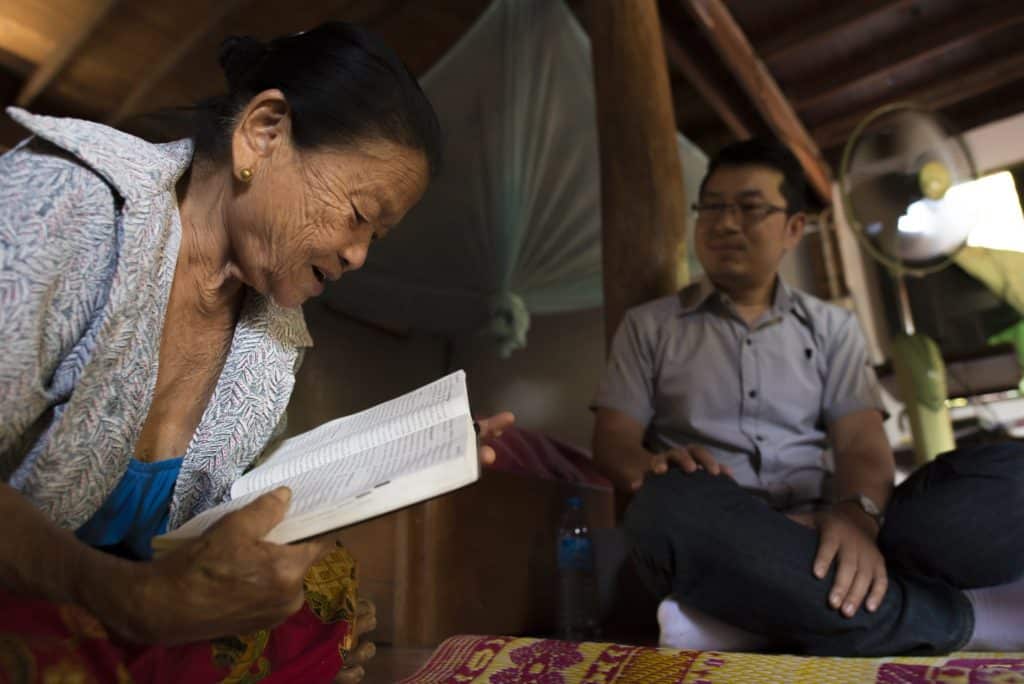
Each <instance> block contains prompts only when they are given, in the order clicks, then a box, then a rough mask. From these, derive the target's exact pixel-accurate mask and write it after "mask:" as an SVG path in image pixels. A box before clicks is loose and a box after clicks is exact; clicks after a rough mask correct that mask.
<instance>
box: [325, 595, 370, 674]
mask: <svg viewBox="0 0 1024 684" xmlns="http://www.w3.org/2000/svg"><path fill="white" fill-rule="evenodd" d="M376 628H377V608H376V607H375V606H374V605H373V604H372V603H370V601H368V600H366V599H359V602H358V603H357V604H356V624H355V629H354V632H355V637H356V638H355V646H354V647H353V648H352V652H351V653H349V654H348V658H346V659H345V666H344V667H342V668H341V670H340V671H339V672H338V675H337V676H336V677H335V678H334V682H335V684H358V682H361V681H363V677H365V676H366V669H365V665H366V663H368V662H369V661H370V658H372V657H373V656H375V655H376V654H377V647H376V646H375V645H374V643H373V642H372V641H364V642H362V643H360V641H359V638H360V637H361V636H363V635H364V634H366V633H367V632H372V631H373V630H374V629H376Z"/></svg>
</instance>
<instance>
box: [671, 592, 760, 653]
mask: <svg viewBox="0 0 1024 684" xmlns="http://www.w3.org/2000/svg"><path fill="white" fill-rule="evenodd" d="M658 626H659V627H660V628H661V636H660V637H659V639H658V643H659V645H661V646H668V647H670V648H681V649H687V650H691V651H756V650H760V649H764V648H767V647H768V646H770V645H771V640H770V639H768V637H764V636H761V635H760V634H752V633H751V632H745V631H743V630H742V629H740V628H739V627H733V626H732V625H730V624H727V623H725V622H722V621H721V620H719V619H718V618H714V617H711V616H710V615H707V614H706V613H702V612H700V611H699V610H697V609H696V608H690V607H688V606H682V605H680V604H679V603H678V602H677V601H676V600H675V599H674V598H672V597H671V596H670V597H668V598H666V599H665V600H664V601H662V602H661V604H660V605H658Z"/></svg>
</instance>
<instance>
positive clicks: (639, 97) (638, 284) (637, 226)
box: [589, 0, 692, 342]
mask: <svg viewBox="0 0 1024 684" xmlns="http://www.w3.org/2000/svg"><path fill="white" fill-rule="evenodd" d="M589 18H590V46H591V51H592V54H593V63H594V85H595V88H594V90H595V95H596V98H595V99H596V104H597V128H598V139H599V146H598V149H599V151H600V158H601V223H602V225H601V243H602V248H603V249H602V251H603V256H602V260H603V272H604V315H605V333H606V339H607V340H608V341H609V342H610V340H611V337H612V335H614V333H615V330H616V329H617V328H618V326H619V322H620V321H621V320H622V316H623V314H624V313H625V311H626V309H628V308H630V307H632V306H635V305H637V304H640V303H643V302H646V301H649V300H651V299H654V298H656V297H660V296H663V295H666V294H670V293H673V292H675V291H676V289H677V287H678V283H679V280H680V279H681V278H680V276H682V278H684V279H685V277H686V272H685V269H686V259H685V256H686V212H687V209H686V206H687V198H686V197H684V193H683V191H682V188H683V187H684V186H683V169H682V165H681V163H680V161H679V154H678V152H677V143H676V125H675V116H674V114H673V110H672V95H671V90H670V87H669V79H668V66H667V64H666V61H665V48H664V47H663V45H662V38H661V26H660V24H661V22H660V19H659V17H658V6H657V4H656V1H655V0H630V1H629V2H609V1H608V0H590V5H589ZM691 201H692V200H691Z"/></svg>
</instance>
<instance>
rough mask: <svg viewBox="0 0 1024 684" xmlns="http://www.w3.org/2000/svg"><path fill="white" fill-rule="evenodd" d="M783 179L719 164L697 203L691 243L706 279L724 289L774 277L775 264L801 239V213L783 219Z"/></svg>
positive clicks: (745, 167)
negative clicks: (698, 206)
mask: <svg viewBox="0 0 1024 684" xmlns="http://www.w3.org/2000/svg"><path fill="white" fill-rule="evenodd" d="M782 180H783V176H782V173H781V172H779V171H776V170H774V169H771V168H768V167H765V166H757V165H743V166H721V167H719V168H718V169H716V170H715V171H714V173H713V174H712V175H711V177H709V178H708V180H707V183H705V185H704V193H703V194H702V195H701V197H700V200H699V202H698V204H699V205H701V206H702V207H704V210H702V211H699V212H698V214H697V222H696V226H695V228H694V231H695V232H694V243H695V246H696V250H697V258H698V259H699V260H700V263H701V265H702V266H703V267H704V271H705V272H706V273H707V274H708V277H710V278H711V280H712V281H713V282H714V283H715V284H717V285H720V286H725V287H758V286H762V285H765V284H767V283H768V282H770V281H772V280H773V279H774V278H775V274H776V272H777V271H778V268H779V262H780V261H781V260H782V257H783V256H785V254H786V252H788V251H789V250H791V249H793V247H795V246H796V244H797V243H798V242H799V241H800V238H801V236H802V235H803V229H804V221H805V217H804V215H803V213H796V214H794V215H792V216H787V215H786V212H785V211H779V210H778V209H779V208H783V209H784V208H785V206H786V200H785V198H784V197H783V196H782V192H781V187H782Z"/></svg>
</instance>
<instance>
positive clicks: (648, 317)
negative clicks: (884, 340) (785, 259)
mask: <svg viewBox="0 0 1024 684" xmlns="http://www.w3.org/2000/svg"><path fill="white" fill-rule="evenodd" d="M592 406H593V407H595V408H596V407H605V408H610V409H615V410H618V411H622V412H623V413H626V414H628V415H630V416H632V417H633V418H635V419H636V420H637V421H639V422H640V423H642V424H643V425H645V426H646V427H647V437H646V441H647V446H648V447H649V448H650V449H652V450H654V451H663V450H665V449H668V448H671V447H676V446H686V445H688V444H700V445H702V446H704V447H706V448H707V449H708V450H709V451H710V452H711V453H712V454H713V455H714V456H715V458H716V459H718V461H719V462H720V463H722V464H723V465H728V466H729V467H730V468H732V470H733V472H734V474H735V478H736V480H737V482H739V484H741V485H742V486H744V487H748V488H751V489H754V490H758V491H760V492H761V493H763V494H764V495H765V496H766V497H767V498H768V499H769V501H770V502H771V503H772V504H773V505H775V506H776V507H778V508H793V507H798V506H802V505H805V504H808V503H812V502H816V501H818V500H820V499H822V498H825V497H828V496H829V495H830V491H829V485H830V480H831V473H832V471H833V465H832V463H831V459H830V458H829V457H828V455H827V453H828V452H827V447H828V445H827V430H828V426H829V424H830V423H832V422H834V421H835V420H837V419H838V418H841V417H843V416H845V415H848V414H850V413H854V412H856V411H861V410H864V409H878V410H879V411H882V412H883V413H884V407H883V404H882V400H881V396H880V394H879V390H878V380H877V378H876V377H875V374H874V371H873V370H872V368H871V366H870V363H869V359H868V355H867V351H866V348H865V345H864V339H863V336H862V334H861V331H860V328H859V326H858V324H857V319H856V317H855V316H854V315H853V314H852V313H851V312H849V311H847V310H845V309H842V308H840V307H837V306H833V305H831V304H826V303H825V302H822V301H821V300H819V299H816V298H814V297H812V296H810V295H808V294H805V293H803V292H800V291H798V290H795V289H792V288H789V287H787V286H786V285H785V283H783V282H782V281H781V280H779V281H778V285H777V286H776V288H775V295H774V302H773V305H772V307H771V309H769V310H768V311H767V312H766V313H765V314H764V315H763V316H762V317H761V319H760V320H758V321H757V322H756V323H755V324H754V325H752V326H748V325H747V324H746V323H745V322H744V321H743V319H742V318H740V317H739V316H738V315H737V314H736V312H735V309H734V308H733V307H732V305H731V304H730V302H729V299H728V297H727V296H726V295H725V294H724V293H721V292H718V291H716V290H715V289H714V287H713V286H712V285H711V283H710V282H709V281H707V280H702V281H700V282H698V283H695V284H693V285H690V286H688V287H686V288H684V289H683V290H682V291H681V292H680V293H679V294H678V295H672V296H669V297H663V298H661V299H657V300H654V301H652V302H648V303H646V304H643V305H641V306H638V307H635V308H633V309H630V310H629V311H628V312H627V313H626V316H625V318H624V320H623V322H622V324H621V325H620V326H619V329H618V331H617V332H616V334H615V339H614V341H613V343H612V350H611V355H610V358H609V361H608V367H607V370H606V372H605V376H604V379H603V381H602V383H601V386H600V388H599V389H598V392H597V396H596V397H595V399H594V402H593V405H592Z"/></svg>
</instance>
